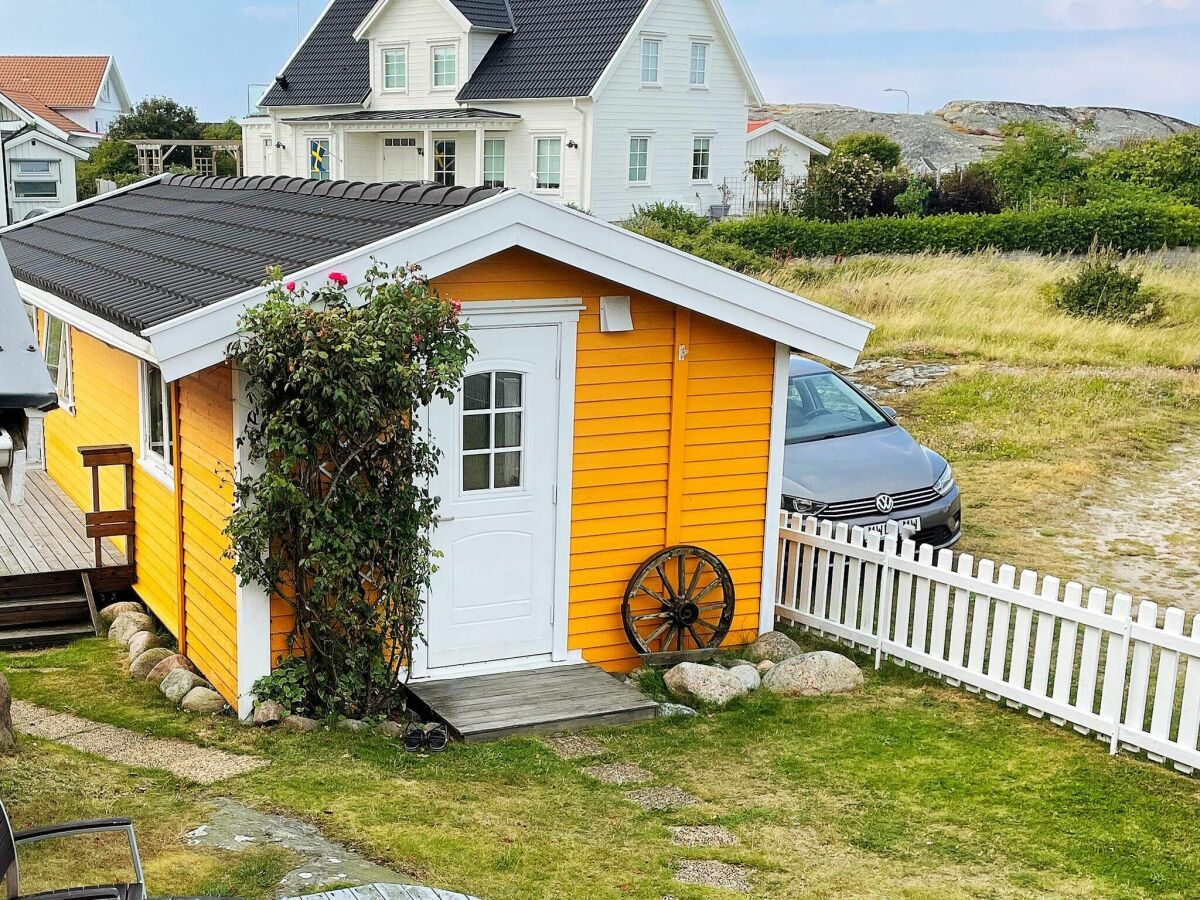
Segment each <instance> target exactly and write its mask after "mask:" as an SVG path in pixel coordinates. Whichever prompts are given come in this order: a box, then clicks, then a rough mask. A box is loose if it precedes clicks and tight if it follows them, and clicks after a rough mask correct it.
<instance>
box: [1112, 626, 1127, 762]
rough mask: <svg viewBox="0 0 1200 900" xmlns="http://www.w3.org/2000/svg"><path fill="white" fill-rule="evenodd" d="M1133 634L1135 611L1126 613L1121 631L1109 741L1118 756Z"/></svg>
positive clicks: (1113, 754) (1113, 752)
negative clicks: (1118, 671) (1119, 665)
mask: <svg viewBox="0 0 1200 900" xmlns="http://www.w3.org/2000/svg"><path fill="white" fill-rule="evenodd" d="M1132 634H1133V610H1132V609H1130V610H1129V611H1127V612H1126V613H1125V627H1124V628H1123V629H1121V678H1120V681H1119V684H1120V687H1119V688H1117V702H1116V703H1114V704H1113V713H1112V737H1111V738H1109V741H1108V752H1109V754H1110V755H1112V756H1116V755H1117V751H1118V750H1119V749H1120V744H1121V716H1122V713H1123V712H1124V709H1125V688H1127V687H1128V686H1129V678H1128V677H1126V675H1125V667H1126V666H1128V665H1129V641H1130V638H1131V636H1132Z"/></svg>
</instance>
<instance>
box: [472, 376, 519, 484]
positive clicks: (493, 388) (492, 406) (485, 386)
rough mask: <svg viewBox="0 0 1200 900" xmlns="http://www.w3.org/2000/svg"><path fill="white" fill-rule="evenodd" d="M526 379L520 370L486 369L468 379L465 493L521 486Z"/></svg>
mask: <svg viewBox="0 0 1200 900" xmlns="http://www.w3.org/2000/svg"><path fill="white" fill-rule="evenodd" d="M524 378H525V376H523V375H522V374H521V373H519V372H486V373H481V374H478V375H471V376H469V377H468V378H467V379H466V381H465V382H464V384H463V415H462V419H463V424H462V434H463V443H462V489H463V491H486V490H497V489H501V488H517V487H520V486H521V463H522V460H521V454H522V451H523V448H524V430H525V427H524V426H525V423H524V411H523V409H522V408H521V401H522V395H523V394H524ZM468 410H469V411H468Z"/></svg>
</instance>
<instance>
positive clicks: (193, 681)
mask: <svg viewBox="0 0 1200 900" xmlns="http://www.w3.org/2000/svg"><path fill="white" fill-rule="evenodd" d="M196 687H209V684H208V682H207V681H205V680H204V679H203V678H201V677H200V676H199V675H197V674H196V673H195V672H192V671H190V670H189V669H174V670H172V671H170V672H168V673H167V677H166V678H164V679H163V680H162V681H161V682H160V683H159V685H158V689H159V690H160V691H162V695H163V696H164V697H166V698H167V699H168V700H170V701H171V702H172V703H175V704H178V703H181V702H182V701H183V698H184V697H186V696H187V695H188V693H189V692H190V691H191V690H192V689H193V688H196Z"/></svg>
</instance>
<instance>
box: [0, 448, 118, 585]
mask: <svg viewBox="0 0 1200 900" xmlns="http://www.w3.org/2000/svg"><path fill="white" fill-rule="evenodd" d="M102 547H103V560H104V565H106V566H123V565H125V557H124V555H122V553H121V551H120V550H118V549H117V547H116V545H114V544H113V543H112V541H107V540H106V541H104V543H103V545H102ZM94 568H96V545H95V542H94V541H92V540H89V539H88V537H87V536H86V535H85V533H84V519H83V511H82V510H80V509H79V507H77V506H76V505H75V504H74V503H72V502H71V499H70V498H69V497H68V496H67V495H66V494H65V493H63V490H62V488H60V487H59V486H58V485H57V484H55V483H54V481H53V479H51V478H50V476H49V475H47V474H46V473H45V472H42V471H32V472H27V473H26V476H25V502H24V503H22V504H21V505H20V506H11V505H9V502H8V498H7V497H6V496H5V495H4V492H3V491H0V578H4V577H6V576H10V575H36V574H39V573H44V572H63V571H79V570H87V569H94Z"/></svg>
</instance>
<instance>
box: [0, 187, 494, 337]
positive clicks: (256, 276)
mask: <svg viewBox="0 0 1200 900" xmlns="http://www.w3.org/2000/svg"><path fill="white" fill-rule="evenodd" d="M498 192H499V191H498V189H493V188H466V187H453V188H447V187H442V186H441V185H435V184H429V183H417V184H414V183H408V184H401V183H390V184H365V183H363V182H347V181H333V182H330V181H313V180H310V179H304V178H286V177H242V178H212V177H208V178H202V177H199V176H180V175H168V176H166V177H165V178H164V179H163V180H162V181H159V182H154V183H148V184H146V185H144V186H141V187H136V188H134V189H133V190H130V191H125V192H119V193H116V194H113V195H109V196H103V197H101V198H99V199H98V200H97V201H96V202H94V203H88V204H83V205H79V206H75V207H70V208H68V209H66V210H64V211H62V212H61V213H57V214H54V215H51V216H47V217H45V218H42V219H40V220H38V221H36V222H31V223H29V224H28V225H23V226H20V227H17V228H15V229H10V230H9V231H7V232H5V233H3V234H0V244H2V245H3V248H4V249H5V251H7V253H8V258H9V261H10V262H11V264H12V268H13V273H14V274H15V275H16V277H17V278H18V279H20V280H21V281H23V282H25V283H27V284H31V285H34V286H35V287H39V288H41V289H43V290H46V291H49V292H50V293H52V294H55V295H56V296H59V297H61V298H63V299H64V300H67V301H68V302H70V303H73V304H75V305H76V306H79V307H80V308H82V309H85V310H87V311H88V312H91V313H94V314H95V315H98V316H100V317H101V318H104V319H106V320H107V321H109V322H112V323H113V324H115V325H118V326H119V327H121V328H124V329H126V330H128V331H132V332H134V333H139V332H141V331H142V330H143V329H145V328H149V327H151V326H153V325H159V324H161V323H163V322H167V321H170V320H171V319H173V318H176V317H177V316H181V315H184V314H185V313H188V312H191V311H192V310H195V309H200V308H203V307H205V306H208V305H210V304H213V303H216V302H218V301H220V300H224V299H225V298H227V297H231V296H234V295H235V294H240V293H242V292H243V291H245V290H249V289H250V288H254V287H257V286H258V285H260V284H261V283H262V282H263V280H264V278H265V277H266V270H267V268H268V267H269V266H280V267H282V268H283V270H284V271H285V272H295V271H299V270H301V269H304V268H307V267H308V266H312V265H317V264H318V263H321V262H324V261H325V260H328V259H332V258H333V257H335V256H338V255H339V254H341V253H345V252H347V251H349V250H354V249H356V248H358V247H362V246H365V245H366V244H370V243H372V242H374V241H377V240H379V239H381V238H384V237H388V236H390V235H393V234H397V233H399V232H401V231H405V230H407V229H409V228H412V227H413V226H415V225H420V224H422V223H424V222H428V221H431V220H433V219H436V218H438V217H439V216H444V215H446V214H447V213H450V212H453V211H454V210H455V209H459V208H461V207H463V206H466V205H468V204H470V203H474V202H477V201H479V200H482V199H484V198H486V197H490V196H493V195H494V194H496V193H498Z"/></svg>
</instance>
